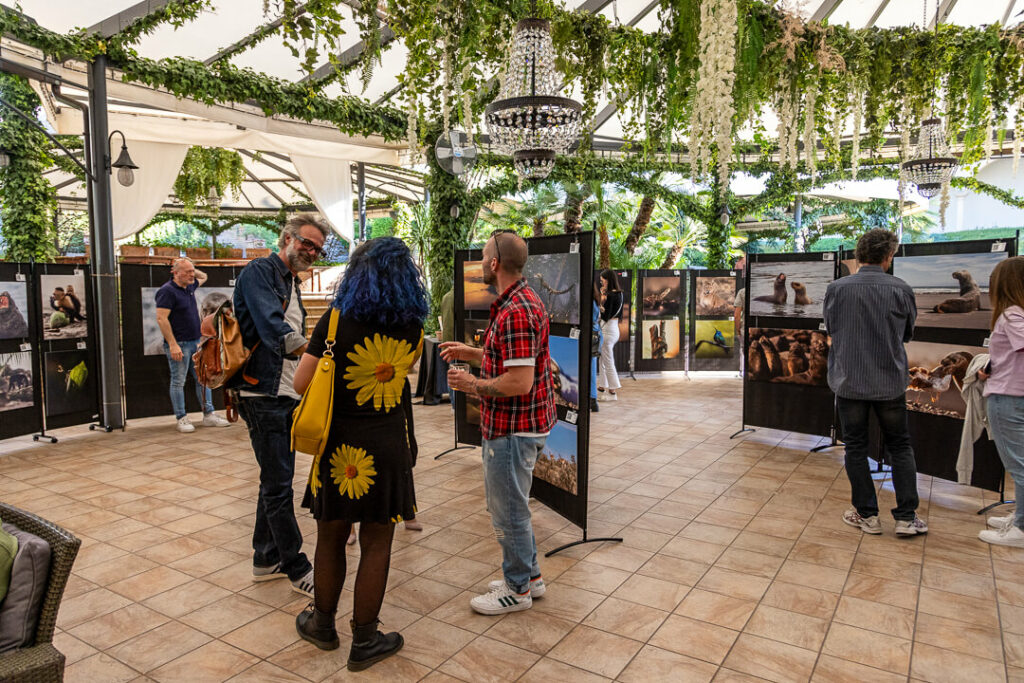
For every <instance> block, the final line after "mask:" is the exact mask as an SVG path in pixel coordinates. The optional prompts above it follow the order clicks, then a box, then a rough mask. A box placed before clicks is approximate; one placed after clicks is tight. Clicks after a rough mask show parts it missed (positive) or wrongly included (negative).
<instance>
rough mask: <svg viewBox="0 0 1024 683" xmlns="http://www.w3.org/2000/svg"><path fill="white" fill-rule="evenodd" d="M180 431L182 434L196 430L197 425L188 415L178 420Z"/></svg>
mask: <svg viewBox="0 0 1024 683" xmlns="http://www.w3.org/2000/svg"><path fill="white" fill-rule="evenodd" d="M178 431H179V432H181V433H182V434H188V433H190V432H194V431H196V426H195V425H194V424H192V422H191V421H190V420H189V419H188V415H186V416H185V417H183V418H181V419H180V420H178Z"/></svg>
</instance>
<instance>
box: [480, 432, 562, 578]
mask: <svg viewBox="0 0 1024 683" xmlns="http://www.w3.org/2000/svg"><path fill="white" fill-rule="evenodd" d="M546 440H547V437H546V436H541V437H529V436H501V437H498V438H497V439H484V440H483V460H484V493H485V496H486V500H487V510H488V512H490V513H491V524H492V525H493V526H494V535H495V536H496V537H497V538H498V544H499V545H500V546H501V553H502V562H501V570H502V572H504V574H505V583H507V584H508V585H509V587H510V588H512V589H513V590H514V591H516V592H517V593H525V592H526V591H527V590H529V587H530V578H531V577H534V576H540V565H538V564H537V539H535V538H534V536H533V524H532V522H531V519H530V486H531V485H532V484H533V466H534V465H535V464H536V463H537V456H538V455H539V454H540V449H541V448H543V447H544V442H545V441H546Z"/></svg>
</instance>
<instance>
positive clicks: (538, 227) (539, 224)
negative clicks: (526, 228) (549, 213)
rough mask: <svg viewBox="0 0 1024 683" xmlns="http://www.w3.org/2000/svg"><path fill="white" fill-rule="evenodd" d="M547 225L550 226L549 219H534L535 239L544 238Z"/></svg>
mask: <svg viewBox="0 0 1024 683" xmlns="http://www.w3.org/2000/svg"><path fill="white" fill-rule="evenodd" d="M547 224H548V219H547V218H534V219H533V236H534V237H543V236H544V226H546V225H547Z"/></svg>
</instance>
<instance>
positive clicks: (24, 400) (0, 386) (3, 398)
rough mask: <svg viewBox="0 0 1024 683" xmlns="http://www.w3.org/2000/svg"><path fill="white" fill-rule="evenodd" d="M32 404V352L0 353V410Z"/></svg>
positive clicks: (16, 408)
mask: <svg viewBox="0 0 1024 683" xmlns="http://www.w3.org/2000/svg"><path fill="white" fill-rule="evenodd" d="M34 404H35V401H34V399H33V390H32V353H31V352H30V351H22V352H18V353H0V412H6V411H8V410H20V409H21V408H30V407H32V406H33V405H34Z"/></svg>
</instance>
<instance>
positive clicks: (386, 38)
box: [299, 25, 395, 83]
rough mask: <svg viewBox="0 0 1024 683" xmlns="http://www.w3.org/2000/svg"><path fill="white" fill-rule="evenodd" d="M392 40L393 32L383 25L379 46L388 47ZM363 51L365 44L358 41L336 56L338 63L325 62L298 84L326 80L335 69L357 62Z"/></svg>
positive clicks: (393, 37)
mask: <svg viewBox="0 0 1024 683" xmlns="http://www.w3.org/2000/svg"><path fill="white" fill-rule="evenodd" d="M394 39H395V32H394V31H392V30H391V27H390V26H387V25H385V26H381V27H380V46H381V47H382V48H385V47H387V46H388V45H390V44H391V42H392V41H393V40H394ZM365 50H366V42H365V41H362V40H360V41H359V42H358V43H356V44H355V45H353V46H352V47H350V48H348V49H347V50H345V51H344V52H342V53H341V54H340V55H338V61H337V62H336V63H331V62H327V63H326V64H321V65H320V66H318V67H317V68H316V71H314V72H313V73H311V74H309V75H308V76H304V77H303V78H302V80H301V81H299V82H300V83H306V82H308V81H321V80H323V79H325V78H328V77H329V76H331V75H332V74H333V73H334V71H335V69H344V68H347V67H349V66H352V65H353V64H355V63H356V62H357V61H359V58H360V57H361V56H362V55H363V52H364V51H365Z"/></svg>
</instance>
